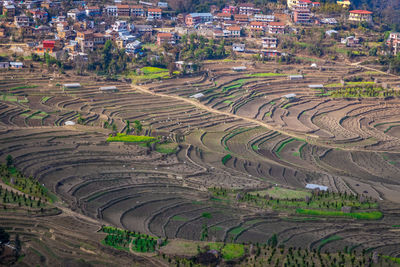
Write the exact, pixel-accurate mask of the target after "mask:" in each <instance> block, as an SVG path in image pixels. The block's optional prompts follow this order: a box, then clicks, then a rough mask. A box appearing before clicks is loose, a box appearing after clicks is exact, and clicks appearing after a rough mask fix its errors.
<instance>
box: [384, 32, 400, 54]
mask: <svg viewBox="0 0 400 267" xmlns="http://www.w3.org/2000/svg"><path fill="white" fill-rule="evenodd" d="M386 44H387V45H388V46H389V47H391V48H392V49H393V54H394V55H397V54H398V53H399V51H400V33H398V32H391V33H390V35H389V38H388V39H387V40H386Z"/></svg>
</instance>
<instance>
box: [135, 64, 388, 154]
mask: <svg viewBox="0 0 400 267" xmlns="http://www.w3.org/2000/svg"><path fill="white" fill-rule="evenodd" d="M354 64H355V63H354ZM371 69H372V68H371ZM372 70H375V69H372ZM377 71H378V70H377ZM132 88H134V89H135V90H137V91H140V92H142V93H145V94H150V95H153V96H159V97H164V98H172V99H175V100H179V101H184V102H186V103H188V104H190V105H193V106H195V107H197V108H200V109H203V110H206V111H208V112H211V113H214V114H219V115H224V116H227V117H231V118H235V119H239V120H243V121H246V122H251V123H254V124H256V125H259V126H261V127H264V128H267V129H268V130H271V131H276V132H278V133H281V134H283V135H286V136H290V137H292V138H297V139H308V141H307V142H308V143H311V144H316V145H318V146H320V147H325V148H336V146H332V145H329V144H326V143H324V142H318V139H316V138H315V135H313V134H306V133H305V134H296V133H293V132H288V131H283V130H281V129H279V128H276V127H273V126H271V125H269V124H267V123H265V122H263V121H259V120H256V119H252V118H248V117H242V116H239V115H236V114H233V113H230V112H227V111H221V110H216V109H213V108H211V107H209V106H206V105H204V104H202V103H200V102H198V101H196V100H194V99H189V98H185V97H181V96H177V95H168V94H163V93H156V92H153V91H151V90H149V89H148V88H146V87H144V86H138V85H134V84H132ZM306 137H309V138H306ZM310 140H313V141H312V142H309V141H310ZM341 149H342V150H349V151H353V150H356V151H368V152H371V151H370V150H363V149H360V148H357V149H352V148H343V147H341ZM375 152H390V151H383V150H382V151H377V150H376V151H375Z"/></svg>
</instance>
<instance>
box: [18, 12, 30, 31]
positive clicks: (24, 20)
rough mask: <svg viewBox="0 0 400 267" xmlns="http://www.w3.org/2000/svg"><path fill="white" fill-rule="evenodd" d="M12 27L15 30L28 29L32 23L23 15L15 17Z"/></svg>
mask: <svg viewBox="0 0 400 267" xmlns="http://www.w3.org/2000/svg"><path fill="white" fill-rule="evenodd" d="M14 25H15V26H16V27H17V28H20V27H29V26H30V25H32V21H31V18H30V17H28V16H25V15H21V16H15V17H14Z"/></svg>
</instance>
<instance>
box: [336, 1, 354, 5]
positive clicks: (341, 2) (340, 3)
mask: <svg viewBox="0 0 400 267" xmlns="http://www.w3.org/2000/svg"><path fill="white" fill-rule="evenodd" d="M336 3H337V4H338V5H341V6H342V7H349V6H350V5H351V2H350V0H338V1H336Z"/></svg>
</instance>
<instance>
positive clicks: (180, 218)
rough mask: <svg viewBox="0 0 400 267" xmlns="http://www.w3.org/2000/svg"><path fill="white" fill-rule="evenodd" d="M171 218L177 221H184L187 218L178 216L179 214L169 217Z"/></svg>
mask: <svg viewBox="0 0 400 267" xmlns="http://www.w3.org/2000/svg"><path fill="white" fill-rule="evenodd" d="M171 220H173V221H177V222H186V221H188V220H189V219H188V218H185V217H182V216H179V215H175V216H174V217H172V218H171Z"/></svg>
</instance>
